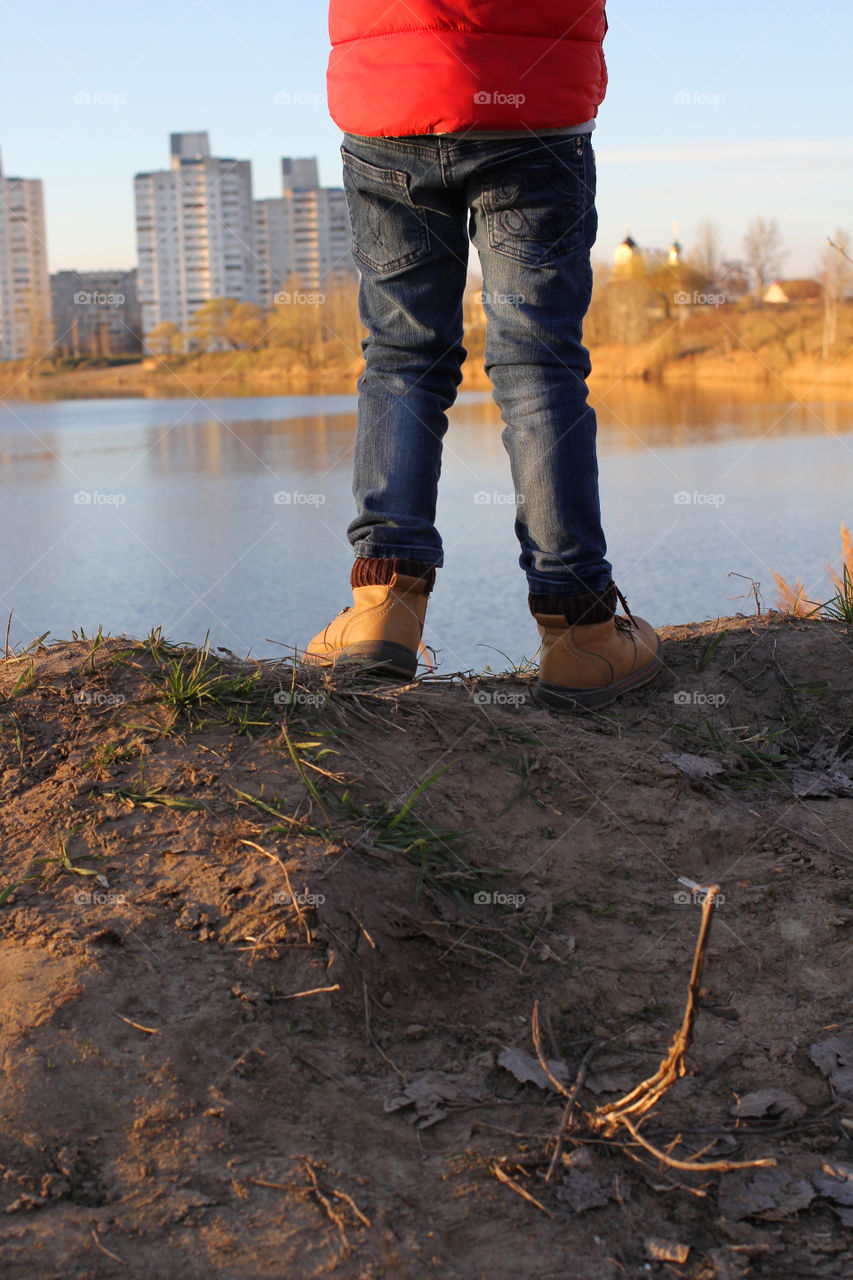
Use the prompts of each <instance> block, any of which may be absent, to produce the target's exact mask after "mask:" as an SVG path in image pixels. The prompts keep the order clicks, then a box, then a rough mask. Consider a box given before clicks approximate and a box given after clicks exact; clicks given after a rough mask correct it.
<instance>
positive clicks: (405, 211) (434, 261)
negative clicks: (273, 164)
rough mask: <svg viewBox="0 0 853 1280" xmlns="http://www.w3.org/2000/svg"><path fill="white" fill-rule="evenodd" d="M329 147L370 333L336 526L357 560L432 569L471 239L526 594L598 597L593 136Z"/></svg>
mask: <svg viewBox="0 0 853 1280" xmlns="http://www.w3.org/2000/svg"><path fill="white" fill-rule="evenodd" d="M341 154H342V156H343V161H344V186H345V189H346V193H347V199H348V202H349V210H350V217H351V221H352V227H353V249H354V253H355V257H356V261H357V264H358V266H359V268H360V270H361V273H362V274H361V286H360V291H359V308H360V313H361V318H362V321H363V323H364V325H365V327H366V329H367V331H368V337H367V338H366V339H365V341H364V344H363V347H364V354H365V370H364V373H363V375H362V377H361V379H360V381H359V384H358V389H359V400H358V428H357V433H356V444H355V467H354V483H353V492H354V495H355V499H356V503H357V508H358V515H357V516H356V518H355V520H354V521H353V522H352V524H351V525H350V526H349V530H348V535H349V540H350V542H351V544H352V547H353V550H354V552H355V555H356V557H359V556H378V557H402V558H405V559H408V560H417V561H420V562H422V563H424V564H430V565H435V566H439V565H441V564H442V561H443V556H442V545H441V539H440V537H439V534H438V531H437V530H436V528H435V523H434V521H435V510H436V497H437V488H438V479H439V474H440V470H441V451H442V441H443V437H444V435H445V432H446V430H447V417H446V410H447V409H448V408H449V407H450V405H451V404H452V403H453V401H454V399H455V397H456V389H457V387H458V385H459V383H460V381H461V378H462V374H461V366H462V361H463V360H464V358H465V350H464V347H463V346H462V295H463V291H464V288H465V279H466V272H467V263H468V238H469V235H470V238H471V240H472V241H473V243H474V244H475V245H476V246H477V248H478V250H479V253H480V261H481V263H482V267H483V303H484V307H485V312H486V356H485V366H486V372H487V373H488V375H489V378H490V379H491V383H492V388H493V392H494V397H495V400H496V402H497V405H498V407H499V409H500V412H501V417H502V419H503V422H504V424H505V427H504V431H503V434H502V440H503V443H504V445H505V447H506V450H507V453H508V454H509V459H510V466H511V469H512V479H513V484H514V487H515V494H516V500H515V502H516V505H515V516H516V521H515V530H516V534H517V536H518V540H519V543H520V545H521V557H520V563H521V567H522V569H523V570H524V571H525V573H526V575H527V580H528V583H529V588H530V591H531V592H533V593H534V594H541V595H551V596H554V595H578V594H580V593H582V592H585V591H601V590H603V589H604V588H605V587H606V586H607V584H608V583H609V581H610V571H611V566H610V564H609V563H608V562H607V560H606V559H605V552H606V549H607V548H606V544H605V540H604V533H603V530H602V527H601V509H600V503H599V495H598V463H597V459H596V451H595V434H596V421H595V413H594V412H593V410H592V409H591V408H590V406H589V405H588V404H587V388H586V378H587V376H588V374H589V372H590V363H589V354H588V352H587V350H586V348H585V347H584V346H583V343H582V324H583V318H584V316H585V314H586V311H587V308H588V306H589V301H590V296H591V292H592V268H591V266H590V250H591V248H592V245H593V243H594V241H595V233H596V229H597V222H598V219H597V214H596V210H595V158H594V155H593V150H592V146H591V143H590V139H589V136H588V135H578V136H576V137H570V136H560V137H555V136H550V137H542V138H537V137H535V136H534V135H531V136H530V138H507V139H505V140H504V139H500V140H496V141H491V140H485V141H477V138H476V134H471V135H468V136H467V137H464V138H457V137H454V138H449V137H441V136H417V137H407V138H365V137H361V136H356V135H353V134H346V135H345V136H344V145H343V147H342V149H341ZM477 487H478V486H476V485H474V486H473V488H477Z"/></svg>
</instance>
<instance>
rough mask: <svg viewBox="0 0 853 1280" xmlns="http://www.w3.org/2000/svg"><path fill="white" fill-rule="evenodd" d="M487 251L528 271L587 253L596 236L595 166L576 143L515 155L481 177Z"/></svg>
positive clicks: (581, 141)
mask: <svg viewBox="0 0 853 1280" xmlns="http://www.w3.org/2000/svg"><path fill="white" fill-rule="evenodd" d="M484 176H485V180H484V183H483V193H482V200H483V210H484V213H485V215H486V229H487V232H488V237H489V247H490V248H491V249H494V250H495V251H496V252H497V253H500V254H503V255H505V256H506V257H508V258H515V259H516V260H517V261H519V262H525V263H527V264H528V265H530V266H534V267H544V266H548V265H549V264H550V263H551V262H556V261H557V259H559V258H566V257H571V256H573V255H574V254H577V253H581V252H588V251H589V249H591V248H592V245H593V242H594V240H595V232H596V229H597V227H596V223H597V218H596V212H595V161H594V158H593V154H592V149H591V147H590V145H589V141H588V139H585V138H582V137H579V138H572V139H569V140H567V141H566V142H562V143H559V144H557V145H554V146H549V147H545V148H541V149H537V151H536V152H535V154H532V155H531V154H530V153H529V152H528V153H527V154H523V155H517V156H515V157H513V158H512V159H511V160H509V161H507V162H506V164H504V165H501V166H499V167H497V168H495V169H493V170H491V171H490V172H489V173H488V175H484Z"/></svg>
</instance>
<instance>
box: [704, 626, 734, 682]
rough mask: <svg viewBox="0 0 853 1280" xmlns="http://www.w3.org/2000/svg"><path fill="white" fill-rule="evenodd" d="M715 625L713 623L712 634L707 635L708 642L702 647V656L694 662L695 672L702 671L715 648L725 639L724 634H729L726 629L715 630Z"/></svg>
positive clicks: (715, 650)
mask: <svg viewBox="0 0 853 1280" xmlns="http://www.w3.org/2000/svg"><path fill="white" fill-rule="evenodd" d="M716 625H717V624H716V623H715V624H714V633H713V635H711V636H709V637H708V643H707V644H706V645H705V648H704V649H703V651H702V656H701V658H700V659H699V661H698V662H697V663H696V671H697V673H701V672H702V671H704V670H705V668H706V667H707V665H708V663H709V662H710V661H711V659H712V658H713V656H714V654H715V653H716V652H717V650H718V649H719V647H720V645H721V644H722V643H723V641H724V640H725V638H726V636H727V635H728V634H729V633H728V629H724V630H723V631H717V630H716Z"/></svg>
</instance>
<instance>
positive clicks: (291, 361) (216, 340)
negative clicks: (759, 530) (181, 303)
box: [146, 218, 853, 373]
mask: <svg viewBox="0 0 853 1280" xmlns="http://www.w3.org/2000/svg"><path fill="white" fill-rule="evenodd" d="M741 248H742V254H741V256H740V257H739V258H726V257H725V256H724V255H723V253H722V250H721V240H720V234H719V229H718V228H717V226H716V224H715V223H714V222H712V221H711V220H710V219H709V220H706V221H705V222H703V223H702V224H701V225H700V226H699V228H698V233H697V237H696V240H695V243H694V244H693V245H692V246H691V247H690V248H689V250H688V251H687V252H686V253H684V254H683V255H679V257H678V260H677V261H675V262H672V261H669V260H668V259H667V255H666V254H665V253H648V254H647V253H642V252H637V253H636V254H635V255H633V256H632V258H631V261H630V263H629V265H628V266H627V267H625V266H621V267H617V268H614V267H613V266H611V265H610V264H609V263H606V262H599V263H595V264H594V272H595V288H594V291H593V301H592V306H591V307H590V311H589V314H588V316H587V319H586V322H585V325H584V337H585V341H586V343H587V345H588V346H590V347H599V346H603V345H607V344H614V343H625V344H639V343H647V342H648V341H649V340H650V339H653V338H654V337H655V335H656V334H664V333H665V334H666V335H667V343H666V345H665V351H666V352H667V353H668V356H669V358H677V357H678V355H679V354H680V353H682V352H683V351H687V350H701V349H702V343H703V342H705V341H710V340H711V337H713V335H714V334H717V335H718V337H720V335H722V337H720V341H722V342H723V343H724V345H727V346H730V345H731V343H732V341H737V340H739V339H740V340H742V341H743V342H744V343H746V344H747V345H752V346H755V347H758V348H761V347H763V346H766V345H767V344H768V343H769V344H770V345H771V346H773V345H774V344H775V348H778V349H775V350H774V353H773V354H772V358H771V363H773V364H775V365H780V364H781V365H784V364H785V363H786V362H787V361H789V360H790V359H793V358H795V356H796V355H797V354H798V352H800V351H803V350H806V349H809V350H810V351H812V352H813V353H814V354H816V355H819V356H820V357H821V358H823V359H831V358H833V357H834V356H836V355H837V354H838V353H839V351H840V350H841V349H842V348H843V349H844V350H847V349H848V348H849V347H850V345H851V342H853V314H851V313H853V308H851V307H850V305H849V304H850V298H851V293H853V261H851V257H853V255H851V238H850V235H849V233H848V232H846V231H843V230H837V231H836V232H835V233H834V235H833V236H831V237H828V240H827V245H826V247H825V249H824V251H823V254H822V257H821V261H820V265H819V271H818V273H817V275H816V276H815V278H814V288H813V290H812V292H813V293H814V297H812V298H811V299H810V300H809V309H808V314H807V317H806V318H807V320H808V324H807V325H806V326H805V327H804V323H803V315H804V314H805V313H804V311H803V307H799V308H798V307H794V308H793V310H792V309H791V308H788V309H786V308H779V307H775V308H774V307H770V306H769V305H766V306H765V305H764V304H763V299H764V295H765V293H766V291H767V288H768V286H769V285H770V283H771V282H772V281H773V280H775V279H777V278H779V277H781V275H782V272H783V266H784V262H785V259H786V257H787V252H786V249H785V246H784V243H783V240H782V236H781V233H780V231H779V227H778V224H777V223H776V221H775V220H774V219H764V218H756V219H754V221H753V222H752V223H750V225H749V227H748V228H747V231H746V233H745V234H744V236H743V240H742V245H741ZM357 292H358V291H357V284H356V282H355V281H354V280H348V279H343V280H341V279H339V278H338V279H335V280H333V281H332V282H329V283H324V285H323V286H322V288H321V289H318V290H313V291H312V290H309V289H305V288H303V287H302V286H301V285H300V283H299V281H298V280H295V279H291V280H289V281H287V282H285V285H284V287H283V288H282V289H281V290H280V291H279V292H278V293H277V294H276V295H275V303H274V304H273V305H272V306H271V307H266V308H265V307H260V306H256V305H255V304H253V303H248V302H240V301H237V300H236V299H234V298H214V299H212V300H211V301H210V302H207V303H205V304H204V305H203V306H202V307H200V308H199V310H198V311H196V313H195V314H194V316H193V317H192V320H191V322H190V324H189V327H188V329H187V330H186V331H185V332H184V331H181V330H180V329H179V328H178V327H177V326H176V325H174V324H161V325H158V326H157V328H156V329H154V330H153V331H152V332H151V333H150V334H149V335H148V338H147V341H146V347H147V350H148V352H149V353H151V354H153V355H154V356H156V357H157V358H159V359H160V360H162V361H164V362H165V363H166V364H168V365H174V364H176V363H183V362H185V361H187V360H192V361H194V360H197V359H198V358H199V357H203V356H204V355H207V354H211V353H231V355H232V356H234V355H235V354H237V355H238V356H239V357H240V359H241V361H242V362H243V363H245V364H247V365H252V366H258V367H273V366H274V367H278V368H284V367H288V368H298V369H299V370H301V371H303V372H305V373H312V372H320V371H323V372H329V371H338V372H349V371H351V370H353V369H356V368H357V367H358V366H359V363H360V359H361V342H362V339H363V337H364V329H363V328H362V325H361V323H360V320H359V316H358V298H357ZM786 310H787V311H788V312H789V314H788V316H787V318H786V317H785V316H784V315H783V314H782V313H783V312H785V311H786ZM724 316H725V322H723V317H724ZM464 322H465V347H466V349H467V351H468V353H469V356H470V357H471V358H472V359H471V363H473V362H476V361H480V360H481V358H482V354H483V349H484V345H485V323H486V319H485V312H484V309H483V306H482V298H481V286H480V285H479V283H478V282H476V281H474V280H471V281H469V287H468V290H467V291H466V297H465V303H464ZM703 334H704V335H705V337H704V338H702V337H701V335H703ZM733 335H734V336H733ZM700 339H701V340H700ZM714 340H715V341H716V339H714ZM697 342H698V346H697ZM662 349H663V348H662ZM469 367H470V364H469Z"/></svg>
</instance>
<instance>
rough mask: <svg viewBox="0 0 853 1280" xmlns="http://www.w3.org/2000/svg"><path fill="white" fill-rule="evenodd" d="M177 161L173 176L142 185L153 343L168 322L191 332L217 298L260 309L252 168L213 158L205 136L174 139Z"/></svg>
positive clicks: (140, 230) (152, 176) (144, 178)
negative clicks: (191, 326) (195, 320)
mask: <svg viewBox="0 0 853 1280" xmlns="http://www.w3.org/2000/svg"><path fill="white" fill-rule="evenodd" d="M171 154H172V163H171V168H170V169H168V170H162V171H159V172H155V173H139V174H137V175H136V178H135V189H136V243H137V250H138V254H139V278H138V287H139V302H140V305H141V308H142V327H143V331H144V333H145V335H146V336H147V335H148V334H149V333H150V332H151V330H152V329H154V328H155V327H156V326H157V325H159V324H163V323H167V322H171V323H172V324H175V325H177V326H178V328H179V329H181V330H186V329H187V327H188V325H189V322H190V320H191V319H192V317H193V315H194V314H195V312H196V311H197V310H198V309H199V307H200V306H202V305H203V304H204V303H205V302H208V301H210V299H211V298H236V299H237V300H238V301H240V302H257V301H259V293H258V271H257V263H256V258H255V252H254V245H253V240H254V229H253V225H252V217H253V208H252V165H251V161H249V160H232V159H223V158H221V157H216V156H211V154H210V144H209V141H208V136H207V134H206V133H173V134H172V135H171Z"/></svg>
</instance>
